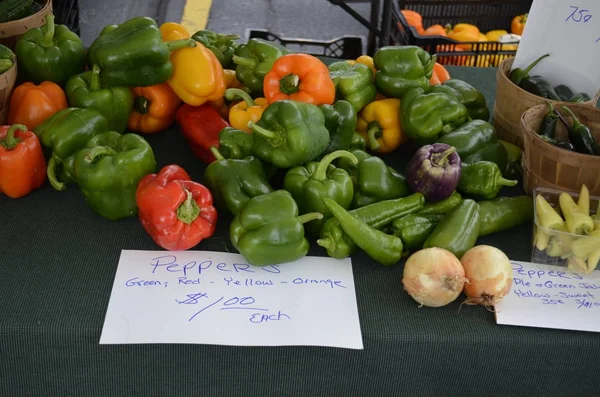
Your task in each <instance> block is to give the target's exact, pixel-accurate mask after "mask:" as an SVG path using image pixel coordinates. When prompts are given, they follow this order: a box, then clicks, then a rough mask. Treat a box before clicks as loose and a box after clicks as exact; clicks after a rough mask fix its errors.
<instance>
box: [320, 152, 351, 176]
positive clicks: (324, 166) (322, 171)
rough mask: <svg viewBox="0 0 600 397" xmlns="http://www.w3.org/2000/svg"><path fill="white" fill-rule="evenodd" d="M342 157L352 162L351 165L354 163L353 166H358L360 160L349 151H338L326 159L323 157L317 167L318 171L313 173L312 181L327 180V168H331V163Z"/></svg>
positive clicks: (328, 155)
mask: <svg viewBox="0 0 600 397" xmlns="http://www.w3.org/2000/svg"><path fill="white" fill-rule="evenodd" d="M342 157H343V158H346V159H348V160H350V163H352V165H356V164H358V159H357V158H356V156H355V155H353V154H352V153H350V152H348V151H347V150H336V151H334V152H331V153H329V154H327V155H325V157H323V158H322V159H321V161H319V165H318V166H317V169H316V170H315V172H314V173H313V175H312V178H311V179H314V180H316V181H324V180H326V179H327V168H329V165H330V164H331V162H332V161H333V160H336V159H339V158H342Z"/></svg>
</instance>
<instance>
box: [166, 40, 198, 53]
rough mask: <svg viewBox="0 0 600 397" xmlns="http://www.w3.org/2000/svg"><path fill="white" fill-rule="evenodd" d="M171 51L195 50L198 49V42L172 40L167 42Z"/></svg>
mask: <svg viewBox="0 0 600 397" xmlns="http://www.w3.org/2000/svg"><path fill="white" fill-rule="evenodd" d="M165 44H166V45H167V48H168V49H169V51H177V50H181V49H182V48H194V47H196V41H195V40H193V39H181V40H172V41H167V42H165Z"/></svg>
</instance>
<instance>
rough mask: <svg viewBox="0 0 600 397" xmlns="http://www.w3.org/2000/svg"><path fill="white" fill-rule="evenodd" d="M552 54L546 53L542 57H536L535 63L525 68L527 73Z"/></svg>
mask: <svg viewBox="0 0 600 397" xmlns="http://www.w3.org/2000/svg"><path fill="white" fill-rule="evenodd" d="M549 56H550V54H544V55H542V56H541V57H539V58H538V59H536V60H535V61H533V63H532V64H531V65H529V66H527V68H526V69H525V70H523V71H524V72H525V73H529V72H530V71H531V69H533V68H535V66H536V65H537V64H538V63H540V62H541V61H542V59H544V58H546V57H549Z"/></svg>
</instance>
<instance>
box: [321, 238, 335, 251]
mask: <svg viewBox="0 0 600 397" xmlns="http://www.w3.org/2000/svg"><path fill="white" fill-rule="evenodd" d="M317 245H319V246H321V247H323V248H325V249H326V250H327V251H335V241H334V240H333V239H332V238H331V237H323V238H320V239H318V240H317Z"/></svg>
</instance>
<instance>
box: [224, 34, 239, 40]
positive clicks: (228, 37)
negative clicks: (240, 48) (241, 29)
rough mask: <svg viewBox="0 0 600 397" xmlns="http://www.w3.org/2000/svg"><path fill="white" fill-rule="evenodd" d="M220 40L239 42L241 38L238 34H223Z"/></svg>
mask: <svg viewBox="0 0 600 397" xmlns="http://www.w3.org/2000/svg"><path fill="white" fill-rule="evenodd" d="M220 38H221V39H223V40H237V39H239V38H240V36H238V35H237V34H222V35H221V37H220Z"/></svg>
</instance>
